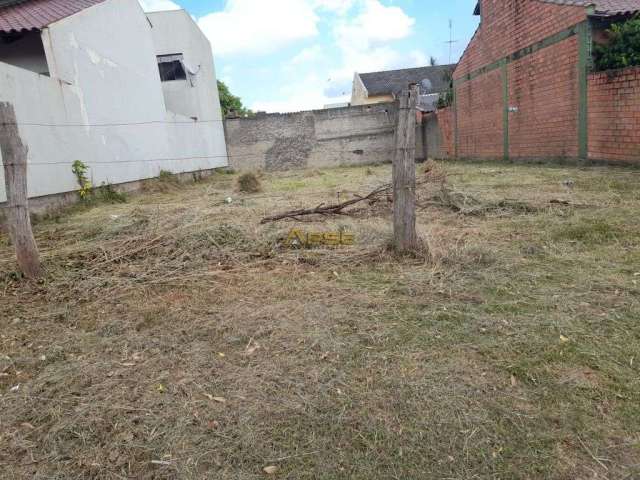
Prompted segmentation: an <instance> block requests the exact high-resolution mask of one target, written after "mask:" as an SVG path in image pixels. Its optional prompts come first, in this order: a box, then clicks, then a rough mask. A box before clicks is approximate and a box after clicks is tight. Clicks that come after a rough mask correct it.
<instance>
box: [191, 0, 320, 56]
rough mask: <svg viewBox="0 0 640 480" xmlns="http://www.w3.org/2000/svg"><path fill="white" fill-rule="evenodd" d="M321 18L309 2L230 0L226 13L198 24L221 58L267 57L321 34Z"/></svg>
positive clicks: (203, 18) (307, 0) (217, 13)
mask: <svg viewBox="0 0 640 480" xmlns="http://www.w3.org/2000/svg"><path fill="white" fill-rule="evenodd" d="M318 21H319V18H318V16H317V15H316V12H315V10H314V8H313V6H312V4H311V2H310V1H309V0H268V1H265V0H227V3H226V5H225V9H224V10H223V11H222V12H215V13H211V14H209V15H205V16H204V17H201V18H200V19H199V20H198V25H199V26H200V28H201V29H202V31H203V32H204V33H205V35H206V36H207V37H208V38H209V40H210V41H211V44H212V46H213V51H214V54H215V55H218V56H228V55H237V54H266V53H270V52H273V51H276V50H278V49H279V48H281V47H283V46H286V45H288V44H290V43H292V42H295V41H299V40H303V39H307V38H312V37H315V36H316V35H317V34H318V28H317V23H318Z"/></svg>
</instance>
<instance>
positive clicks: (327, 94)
mask: <svg viewBox="0 0 640 480" xmlns="http://www.w3.org/2000/svg"><path fill="white" fill-rule="evenodd" d="M320 22H323V23H326V22H329V25H330V38H329V39H328V40H329V43H327V42H326V41H325V39H323V42H322V44H320V43H317V42H316V43H312V44H311V45H309V42H308V41H307V42H304V41H305V40H309V39H313V38H315V37H317V36H318V35H319V26H320ZM198 24H199V25H200V28H201V29H202V30H203V31H204V32H205V34H206V35H207V37H208V38H209V40H210V41H211V43H212V45H213V51H214V54H215V55H216V56H221V57H227V59H228V60H227V61H233V60H235V59H236V58H238V57H240V55H252V54H253V55H267V54H269V53H272V52H275V51H277V50H279V49H281V48H283V47H286V46H290V45H295V44H296V43H302V45H301V48H300V51H299V52H298V53H297V54H296V55H295V56H293V57H292V58H291V59H290V60H289V61H287V62H283V63H281V64H280V67H279V68H280V70H279V72H278V75H277V77H278V78H287V79H291V81H286V82H284V83H283V84H282V86H281V87H280V89H279V90H278V91H277V92H276V93H275V95H273V94H272V95H270V96H272V97H275V98H270V99H269V100H267V101H256V102H254V103H253V104H252V105H251V108H252V109H253V110H264V111H268V112H277V111H279V112H288V111H299V110H308V109H313V108H322V107H323V106H324V105H326V104H329V103H337V102H344V101H349V100H350V96H351V82H352V79H353V74H354V72H356V71H357V72H370V71H378V70H388V69H394V68H405V67H413V66H421V65H425V64H426V63H427V62H428V56H427V55H426V54H425V53H424V52H423V51H421V50H412V51H409V52H407V51H403V50H402V49H400V48H398V47H397V46H396V45H394V42H397V41H400V40H403V39H405V38H407V37H409V36H410V35H411V34H412V33H413V27H414V25H415V20H414V19H413V18H412V17H410V16H409V15H407V14H406V13H405V12H404V10H402V9H401V8H400V7H397V6H387V5H384V4H383V3H382V1H381V0H226V4H225V9H224V10H223V11H221V12H215V13H212V14H209V15H206V16H204V17H202V18H200V19H199V20H198ZM305 44H306V45H305ZM329 49H331V51H329ZM232 59H233V60H232ZM269 74H270V73H269ZM269 74H267V73H265V75H269ZM222 77H223V78H225V79H228V80H231V78H230V77H231V75H230V72H222ZM237 93H239V94H242V92H237Z"/></svg>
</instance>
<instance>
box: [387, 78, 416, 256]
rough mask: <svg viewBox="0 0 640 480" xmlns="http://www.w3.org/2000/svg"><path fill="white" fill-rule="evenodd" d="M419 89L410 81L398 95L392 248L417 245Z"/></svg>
mask: <svg viewBox="0 0 640 480" xmlns="http://www.w3.org/2000/svg"><path fill="white" fill-rule="evenodd" d="M418 96H419V90H418V86H417V85H411V86H410V87H409V89H408V90H404V91H403V92H402V94H401V96H400V110H399V111H398V126H397V129H396V151H395V158H394V159H393V243H394V247H395V249H396V251H398V252H409V251H415V250H417V249H418V248H419V243H420V242H419V240H418V234H417V233H416V163H415V155H416V107H417V105H418Z"/></svg>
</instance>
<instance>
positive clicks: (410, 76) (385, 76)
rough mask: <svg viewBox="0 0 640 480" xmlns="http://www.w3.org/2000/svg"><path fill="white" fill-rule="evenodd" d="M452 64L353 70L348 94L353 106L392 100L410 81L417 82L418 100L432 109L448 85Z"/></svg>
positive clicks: (453, 66)
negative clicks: (400, 68)
mask: <svg viewBox="0 0 640 480" xmlns="http://www.w3.org/2000/svg"><path fill="white" fill-rule="evenodd" d="M454 69H455V65H437V66H433V67H419V68H405V69H402V70H389V71H385V72H373V73H356V74H355V76H354V79H353V91H352V95H351V104H352V105H369V104H373V103H384V102H391V101H393V100H395V99H396V98H397V96H398V94H399V93H400V92H401V91H402V90H403V89H405V88H407V87H408V86H409V84H410V83H416V84H418V85H420V93H421V95H422V96H424V98H422V99H421V100H422V101H421V103H422V104H423V106H424V107H425V109H431V110H432V109H433V108H434V107H435V103H437V101H438V98H439V97H440V95H441V94H443V93H445V92H447V91H448V90H449V88H450V86H451V74H452V73H453V70H454Z"/></svg>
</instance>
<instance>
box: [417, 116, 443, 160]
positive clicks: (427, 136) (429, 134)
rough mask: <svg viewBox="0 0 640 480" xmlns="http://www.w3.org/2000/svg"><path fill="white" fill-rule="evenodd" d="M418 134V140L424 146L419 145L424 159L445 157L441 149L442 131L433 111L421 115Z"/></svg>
mask: <svg viewBox="0 0 640 480" xmlns="http://www.w3.org/2000/svg"><path fill="white" fill-rule="evenodd" d="M419 136H420V142H421V143H422V142H424V144H425V146H426V147H423V146H422V145H420V148H421V149H422V152H424V153H423V155H422V157H423V159H424V160H426V159H429V158H436V159H440V158H445V157H446V155H445V154H444V152H443V149H442V133H441V131H440V127H439V126H438V117H437V115H436V114H435V113H429V114H426V115H425V116H424V117H423V119H422V127H421V128H420V134H419Z"/></svg>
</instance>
